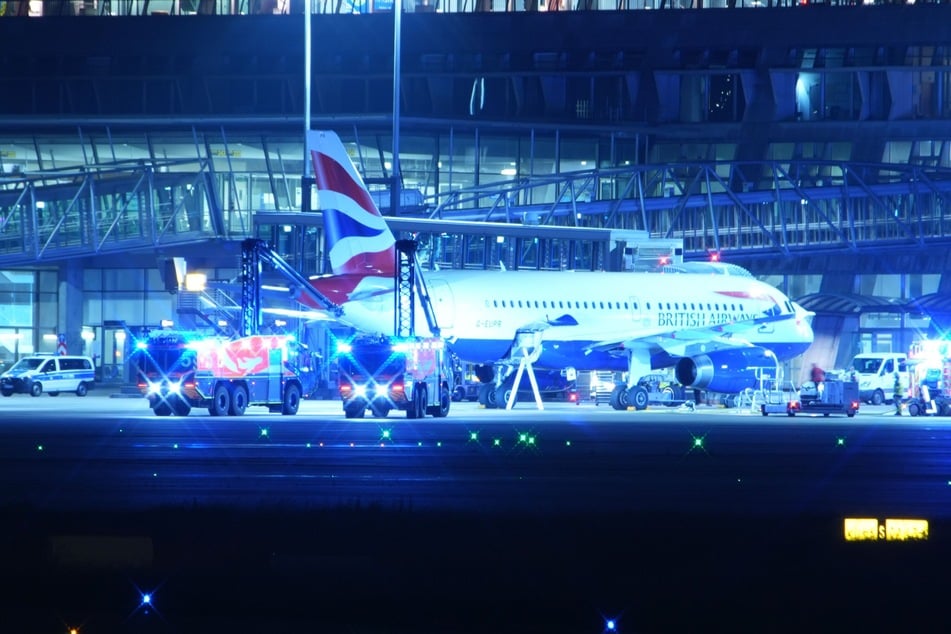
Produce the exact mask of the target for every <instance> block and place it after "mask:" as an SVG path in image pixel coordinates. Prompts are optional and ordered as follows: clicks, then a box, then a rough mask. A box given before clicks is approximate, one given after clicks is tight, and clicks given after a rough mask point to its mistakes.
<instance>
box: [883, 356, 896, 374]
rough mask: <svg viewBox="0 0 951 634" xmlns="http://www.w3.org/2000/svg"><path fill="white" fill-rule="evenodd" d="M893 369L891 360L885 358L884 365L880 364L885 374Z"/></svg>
mask: <svg viewBox="0 0 951 634" xmlns="http://www.w3.org/2000/svg"><path fill="white" fill-rule="evenodd" d="M894 371H895V366H894V364H893V363H892V360H891V359H887V360H886V361H885V363H884V365H882V372H884V373H885V374H891V373H892V372H894Z"/></svg>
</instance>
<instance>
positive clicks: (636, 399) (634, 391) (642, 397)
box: [627, 385, 648, 410]
mask: <svg viewBox="0 0 951 634" xmlns="http://www.w3.org/2000/svg"><path fill="white" fill-rule="evenodd" d="M627 400H628V402H629V403H630V404H631V405H633V406H634V409H638V410H641V409H647V402H648V396H647V390H646V389H644V387H643V386H640V385H635V386H633V387H632V388H631V389H629V390H628V391H627Z"/></svg>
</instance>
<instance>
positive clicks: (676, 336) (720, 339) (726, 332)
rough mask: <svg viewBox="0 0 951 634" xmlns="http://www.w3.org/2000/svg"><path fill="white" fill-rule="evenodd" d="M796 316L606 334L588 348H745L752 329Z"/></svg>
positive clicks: (685, 351)
mask: <svg viewBox="0 0 951 634" xmlns="http://www.w3.org/2000/svg"><path fill="white" fill-rule="evenodd" d="M795 318H796V315H795V314H794V313H783V314H780V315H767V316H764V317H757V318H756V319H746V320H742V321H734V322H730V323H725V324H718V325H715V326H707V327H703V328H679V329H676V330H671V329H654V330H653V331H646V332H641V333H638V334H637V335H636V336H633V337H632V336H620V337H617V338H605V339H603V340H601V341H598V342H597V343H594V344H592V345H590V346H588V347H587V348H586V350H589V351H595V350H597V351H604V352H613V351H617V352H618V353H620V352H621V351H622V350H626V349H631V348H649V349H651V350H652V351H653V350H657V351H660V350H663V351H664V352H666V353H668V354H670V355H671V356H676V357H683V356H689V355H691V354H696V353H697V352H699V350H691V348H695V347H696V346H699V345H701V344H702V345H703V352H714V351H717V350H727V349H730V348H745V347H749V346H750V345H751V344H750V343H749V342H748V341H747V340H746V339H745V337H746V336H747V335H749V334H750V333H752V332H760V333H765V332H769V331H770V330H771V329H772V328H773V326H774V325H775V324H776V323H778V322H781V321H786V320H789V319H795Z"/></svg>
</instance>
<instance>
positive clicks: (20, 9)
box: [0, 0, 951, 382]
mask: <svg viewBox="0 0 951 634" xmlns="http://www.w3.org/2000/svg"><path fill="white" fill-rule="evenodd" d="M606 4H607V3H604V2H598V1H595V2H588V1H585V2H578V3H576V4H573V5H565V4H564V3H559V2H557V1H555V2H553V1H549V2H537V1H534V0H533V1H526V2H519V3H512V2H510V1H507V0H506V1H503V0H475V1H474V2H468V1H466V0H454V1H452V2H443V1H442V0H437V1H434V2H428V1H426V0H420V1H418V2H414V3H404V6H403V7H402V10H403V12H404V13H405V15H403V14H401V20H400V21H398V22H397V24H399V29H396V28H395V25H394V19H393V17H394V16H393V6H394V4H393V2H392V0H389V1H388V2H380V1H377V2H373V0H367V1H366V2H354V1H352V0H347V1H342V2H336V3H329V2H322V1H321V2H316V1H307V0H300V1H294V0H288V1H281V0H277V1H275V2H266V1H261V0H244V1H240V0H213V1H205V0H191V1H188V0H175V1H173V0H166V1H156V0H153V1H152V2H149V1H147V0H85V1H82V2H44V1H37V0H34V1H31V2H27V1H21V2H11V1H7V2H0V7H2V15H0V41H2V42H3V44H2V45H0V62H2V64H0V293H2V296H3V297H4V301H3V303H2V304H0V363H3V364H5V365H9V364H11V363H12V362H14V361H15V360H17V359H18V358H20V357H22V356H24V355H26V354H32V353H34V352H55V351H56V350H57V349H58V348H59V346H61V345H65V346H66V347H67V348H68V350H69V352H70V353H83V354H88V355H89V356H92V357H94V358H95V360H96V363H97V367H98V368H99V372H100V378H101V379H102V380H103V381H116V382H121V381H124V380H126V379H127V378H128V376H127V370H126V368H125V359H126V357H127V355H128V346H129V345H130V342H129V341H128V340H127V339H128V337H129V333H130V332H136V331H139V330H143V329H148V328H154V327H159V326H160V325H161V324H162V323H163V322H164V321H166V320H170V321H172V322H175V323H187V322H188V320H191V321H192V322H194V321H195V320H196V318H197V317H196V315H198V316H200V318H203V319H206V320H208V321H209V323H212V322H211V320H212V318H213V316H211V315H209V314H207V313H206V312H205V311H204V309H203V308H202V306H203V305H204V304H203V302H205V301H212V300H213V303H215V304H216V305H217V306H218V308H219V309H220V308H221V305H222V302H225V303H226V301H227V300H223V299H221V298H220V297H218V296H214V297H212V298H211V299H208V298H207V297H205V296H203V295H202V294H201V293H204V294H205V295H207V294H209V293H212V291H213V292H214V293H219V292H220V293H223V294H224V295H227V292H226V291H227V289H228V287H229V285H232V286H233V284H234V282H235V280H236V279H237V276H238V269H239V263H238V258H239V250H240V249H239V245H240V242H241V241H242V240H243V239H244V238H247V237H251V236H253V237H259V238H264V239H266V240H268V241H269V242H270V243H271V244H273V245H275V246H276V247H277V248H278V249H279V250H280V251H281V252H282V253H283V254H284V256H285V257H286V258H287V260H288V261H289V262H290V263H291V264H292V265H293V266H294V267H295V268H297V269H298V270H299V271H300V272H301V273H303V274H305V275H313V274H319V273H323V272H324V271H325V270H326V262H325V258H324V253H323V239H322V238H323V233H322V230H323V227H322V217H321V214H320V213H319V212H314V211H312V210H313V209H315V207H316V206H317V203H316V201H315V200H314V199H313V195H312V191H311V189H310V187H311V175H310V174H309V167H308V166H307V165H306V161H305V159H304V143H303V137H304V130H305V129H306V127H307V126H308V125H309V127H310V128H312V129H332V130H334V131H336V132H337V133H338V134H339V135H340V136H341V138H342V139H344V141H345V142H347V144H348V148H349V149H350V151H351V157H352V158H353V160H354V162H355V163H356V164H357V166H358V168H359V169H360V171H361V172H362V174H363V176H364V178H365V180H366V181H367V183H368V184H369V186H370V187H371V189H373V190H374V192H375V196H376V199H377V203H378V205H379V207H380V208H381V211H382V212H383V213H384V214H385V215H386V216H387V218H388V219H389V221H390V225H391V228H393V229H394V231H395V232H398V233H400V234H401V235H412V236H415V237H418V238H419V239H420V241H421V244H422V249H423V251H422V253H423V254H424V255H425V259H426V261H428V262H429V263H430V264H432V265H438V266H442V267H469V268H472V267H477V268H509V269H518V268H535V269H546V270H553V271H558V270H572V269H585V270H628V269H637V268H640V269H644V268H652V267H657V266H658V265H661V264H666V263H669V262H670V261H671V260H670V258H675V259H676V260H677V261H680V260H683V261H704V260H707V259H710V258H715V259H718V260H720V261H722V262H727V263H732V264H737V265H740V266H743V267H745V268H747V269H749V270H750V271H751V272H752V273H753V274H754V275H756V276H757V277H760V278H762V279H764V280H767V281H769V282H771V283H773V284H774V285H776V286H777V287H779V288H781V289H782V290H783V291H784V292H785V293H786V294H787V295H789V296H790V297H792V298H793V299H796V300H797V301H799V302H800V303H801V304H803V305H804V306H805V307H806V308H808V309H810V310H813V311H815V312H816V319H815V321H814V327H815V329H816V340H817V345H815V346H813V348H812V350H810V352H809V353H808V356H809V358H808V359H805V360H804V362H803V365H804V366H805V367H808V362H810V361H816V362H818V363H819V364H820V365H823V366H824V367H828V368H832V367H839V366H841V365H842V364H843V363H844V362H845V361H846V360H847V359H848V358H849V357H851V356H852V355H853V354H854V353H856V352H859V351H890V350H906V349H907V348H908V346H909V345H910V344H911V342H912V341H913V340H915V339H917V338H919V337H921V336H940V335H941V334H943V333H944V331H945V330H946V329H947V328H948V324H949V321H951V274H946V273H945V272H946V271H947V270H948V249H947V246H948V244H949V236H951V199H949V195H951V44H949V42H951V40H949V39H948V33H947V27H946V26H945V25H947V24H949V23H951V20H949V19H951V7H949V6H948V5H946V4H931V3H928V4H915V5H882V6H854V5H851V4H841V5H839V4H826V3H823V4H813V3H810V4H808V5H792V6H768V5H770V4H772V5H776V4H778V3H776V2H772V3H770V2H766V3H761V2H755V3H748V2H746V3H745V2H735V1H733V0H728V1H727V2H713V3H702V2H696V0H695V2H694V3H693V4H694V5H697V6H682V4H683V3H680V2H674V3H669V2H666V0H657V1H656V2H655V1H648V0H634V1H632V2H623V3H613V2H612V3H610V6H606ZM688 4H690V3H688ZM764 4H765V5H767V6H763V5H764ZM896 24H901V25H902V28H901V29H895V28H894V25H896ZM305 25H307V26H306V27H305ZM308 49H309V50H310V59H309V61H306V60H305V51H306V50H308ZM394 68H398V69H399V73H398V74H397V78H394ZM308 69H309V70H310V73H309V75H308V72H307V71H308ZM305 78H309V81H307V80H305ZM395 79H396V80H395ZM394 94H395V95H396V97H394ZM394 106H396V108H395V107H394ZM396 109H398V111H399V117H398V125H394V122H393V113H394V110H396ZM394 141H396V142H394ZM394 146H396V148H397V149H396V152H395V155H394ZM394 184H398V187H397V188H396V193H395V194H394V193H393V191H394ZM394 203H395V204H394ZM485 223H491V224H489V225H486V224H485ZM187 273H199V274H200V275H201V276H203V277H204V278H205V279H206V280H207V281H208V282H209V286H208V289H212V290H206V291H200V292H198V291H192V290H189V289H188V288H186V287H185V285H184V282H185V276H186V274H187ZM793 370H794V374H792V375H791V376H793V377H794V378H797V379H798V380H802V378H803V377H801V376H798V374H796V373H795V372H798V368H794V369H793Z"/></svg>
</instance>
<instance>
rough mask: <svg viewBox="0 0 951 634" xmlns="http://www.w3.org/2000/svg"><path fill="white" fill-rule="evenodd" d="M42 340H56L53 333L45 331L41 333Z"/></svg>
mask: <svg viewBox="0 0 951 634" xmlns="http://www.w3.org/2000/svg"><path fill="white" fill-rule="evenodd" d="M43 341H56V335H55V334H53V333H46V334H45V335H43Z"/></svg>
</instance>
